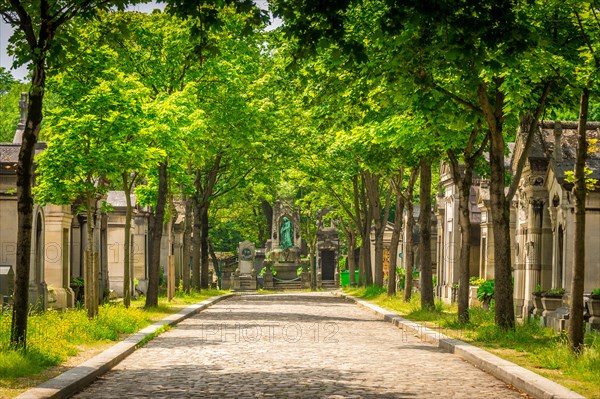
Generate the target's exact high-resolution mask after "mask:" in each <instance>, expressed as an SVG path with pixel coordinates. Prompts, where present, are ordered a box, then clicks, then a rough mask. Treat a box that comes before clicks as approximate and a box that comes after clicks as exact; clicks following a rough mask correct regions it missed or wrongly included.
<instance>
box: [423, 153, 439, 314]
mask: <svg viewBox="0 0 600 399" xmlns="http://www.w3.org/2000/svg"><path fill="white" fill-rule="evenodd" d="M419 197H420V200H421V205H420V207H421V208H420V212H419V232H420V233H419V235H420V245H419V258H420V259H421V273H420V276H421V307H422V308H424V309H425V308H434V307H435V302H434V297H433V281H432V270H431V269H432V268H431V162H429V161H425V160H421V185H420V193H419Z"/></svg>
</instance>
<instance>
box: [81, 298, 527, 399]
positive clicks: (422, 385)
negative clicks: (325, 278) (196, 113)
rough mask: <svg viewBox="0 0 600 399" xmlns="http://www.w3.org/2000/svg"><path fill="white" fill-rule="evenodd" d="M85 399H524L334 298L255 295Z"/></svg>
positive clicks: (153, 349)
mask: <svg viewBox="0 0 600 399" xmlns="http://www.w3.org/2000/svg"><path fill="white" fill-rule="evenodd" d="M75 397H76V398H94V399H95V398H120V399H126V398H127V399H129V398H267V397H268V398H427V399H431V398H469V399H473V398H519V397H521V396H520V394H519V393H518V392H516V391H514V390H512V389H510V388H509V387H508V386H507V385H506V384H504V383H502V382H501V381H499V380H497V379H496V378H494V377H492V376H490V375H488V374H486V373H484V372H483V371H480V370H479V369H477V368H475V367H473V366H471V365H470V364H468V363H466V362H465V361H463V360H461V359H460V358H459V357H457V356H454V355H451V354H448V353H445V352H443V351H440V350H438V349H437V348H435V347H432V346H431V345H429V344H427V343H423V342H421V341H420V340H419V339H417V338H416V337H414V336H412V335H407V334H405V333H403V332H402V331H401V330H399V329H398V328H396V327H393V326H392V325H391V324H389V323H386V322H383V321H380V320H378V319H377V317H376V316H375V315H374V314H373V313H371V312H369V311H367V310H364V309H361V308H359V307H357V306H356V305H354V304H352V303H350V302H348V301H346V300H344V299H340V298H336V297H333V296H331V295H330V294H326V293H316V294H310V293H294V294H281V295H269V296H266V295H246V296H241V297H234V298H232V299H228V300H225V301H222V302H219V303H218V304H217V305H214V306H213V307H211V308H209V309H207V310H205V311H203V312H201V313H199V314H198V315H197V316H195V317H192V318H190V319H188V320H186V321H184V322H182V323H180V324H179V325H178V326H177V327H175V328H173V329H172V330H170V331H168V332H166V333H164V334H162V335H160V336H159V337H157V338H155V339H153V340H152V341H150V342H149V343H148V344H146V346H144V347H143V348H141V349H139V350H137V351H136V352H135V353H133V354H132V355H131V356H129V357H128V358H127V359H125V360H124V361H123V362H121V363H120V364H119V365H118V366H116V367H115V368H114V369H113V370H112V371H110V372H109V373H107V374H105V375H104V376H103V377H102V378H100V379H99V380H97V381H96V382H95V383H94V384H93V385H91V386H90V387H88V388H87V389H86V390H84V391H83V392H80V393H79V394H77V395H76V396H75Z"/></svg>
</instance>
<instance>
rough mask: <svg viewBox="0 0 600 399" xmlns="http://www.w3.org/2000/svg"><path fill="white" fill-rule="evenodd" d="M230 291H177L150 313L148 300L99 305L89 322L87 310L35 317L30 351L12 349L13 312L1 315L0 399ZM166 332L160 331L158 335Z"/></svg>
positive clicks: (31, 319) (29, 338) (29, 330)
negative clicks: (75, 360) (73, 360)
mask: <svg viewBox="0 0 600 399" xmlns="http://www.w3.org/2000/svg"><path fill="white" fill-rule="evenodd" d="M226 292H227V291H220V290H203V291H201V292H199V293H198V292H193V293H190V294H184V293H181V292H178V293H177V294H176V296H175V297H174V298H173V300H172V301H171V302H168V301H167V299H166V298H164V297H161V298H159V305H158V307H155V308H149V309H145V308H144V299H143V298H140V299H137V300H134V301H132V304H131V306H130V307H129V308H128V309H126V308H125V307H124V306H123V305H122V304H120V303H114V304H113V303H111V304H105V305H102V306H100V307H99V309H98V316H97V317H96V318H95V319H88V317H87V313H86V311H85V309H83V308H73V309H67V310H64V311H60V310H48V311H45V312H40V313H32V314H30V316H29V319H28V326H27V350H26V351H15V350H11V349H10V348H9V339H10V327H11V318H12V314H11V313H10V312H4V313H0V397H3V398H4V397H13V396H17V395H18V394H20V393H21V392H23V391H24V390H26V389H28V388H30V387H32V386H35V385H37V384H39V383H41V382H43V381H44V380H45V379H48V378H52V376H53V375H52V373H49V374H50V375H49V376H48V377H47V378H44V376H43V375H44V374H45V373H47V371H48V370H49V369H51V368H53V367H60V365H61V364H64V363H65V362H66V361H68V359H69V358H71V357H73V356H77V355H78V354H79V353H80V352H81V351H85V350H87V349H89V348H94V347H96V346H98V345H104V344H109V343H110V342H114V341H118V340H121V339H123V338H124V337H126V336H127V335H130V334H133V333H135V332H137V331H139V330H141V329H142V328H144V327H147V326H148V325H150V324H152V323H154V322H155V321H158V320H161V319H163V318H164V317H166V316H168V315H170V314H172V313H176V312H178V311H180V310H181V309H183V308H185V307H187V306H188V305H190V304H193V303H198V302H201V301H203V300H205V299H207V298H209V297H212V296H216V295H222V294H225V293H226ZM166 330H167V328H161V329H159V332H163V331H166ZM159 332H157V333H156V334H154V335H153V337H154V336H155V335H158V333H159Z"/></svg>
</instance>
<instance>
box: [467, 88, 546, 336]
mask: <svg viewBox="0 0 600 399" xmlns="http://www.w3.org/2000/svg"><path fill="white" fill-rule="evenodd" d="M502 83H503V80H502V79H496V81H495V85H496V89H495V98H494V104H495V106H492V103H491V102H490V99H489V97H488V93H487V85H486V84H483V83H482V84H481V85H480V86H479V87H478V89H477V95H478V100H479V104H480V105H481V108H482V110H483V115H484V118H485V119H486V122H487V125H488V127H489V129H490V131H489V135H490V171H491V173H490V210H491V220H492V234H493V236H494V280H495V284H494V285H495V288H494V291H495V292H494V302H495V321H496V325H497V326H498V327H500V328H502V329H504V330H508V329H513V328H514V326H515V310H514V305H513V287H512V265H511V262H510V257H511V252H510V250H511V248H510V208H509V206H510V201H509V199H508V198H507V196H506V195H505V193H504V177H505V171H504V149H505V143H504V135H503V129H502V128H503V121H504V113H503V109H502V107H503V105H504V94H503V92H502V91H501V90H500V86H501V85H502ZM545 93H546V94H547V91H546V90H545ZM544 98H545V97H543V98H542V100H543V99H544ZM541 105H543V101H542V102H541ZM539 109H541V107H540V108H539ZM539 109H538V110H539ZM535 119H537V118H535ZM514 178H515V179H516V180H518V178H519V176H518V173H517V176H515V177H514ZM511 191H512V190H511ZM510 197H511V196H510V195H509V198H510Z"/></svg>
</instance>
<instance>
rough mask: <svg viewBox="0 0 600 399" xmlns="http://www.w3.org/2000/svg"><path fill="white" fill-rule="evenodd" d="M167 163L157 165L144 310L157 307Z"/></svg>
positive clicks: (165, 200) (166, 188)
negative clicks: (155, 198)
mask: <svg viewBox="0 0 600 399" xmlns="http://www.w3.org/2000/svg"><path fill="white" fill-rule="evenodd" d="M167 184H168V181H167V162H166V161H163V162H161V163H160V164H159V165H158V196H157V201H156V208H155V209H154V215H153V219H154V223H153V232H152V242H151V247H152V248H151V253H152V258H151V259H150V265H148V291H147V293H146V304H145V305H144V306H145V307H146V308H151V307H156V306H158V282H159V278H160V276H159V274H160V242H161V239H162V233H163V224H164V221H165V205H166V202H167V190H168V186H167Z"/></svg>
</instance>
